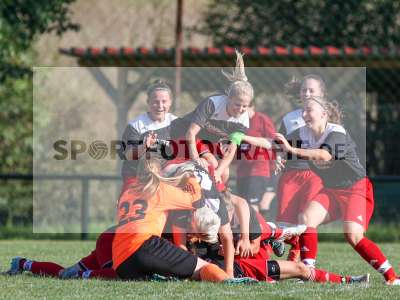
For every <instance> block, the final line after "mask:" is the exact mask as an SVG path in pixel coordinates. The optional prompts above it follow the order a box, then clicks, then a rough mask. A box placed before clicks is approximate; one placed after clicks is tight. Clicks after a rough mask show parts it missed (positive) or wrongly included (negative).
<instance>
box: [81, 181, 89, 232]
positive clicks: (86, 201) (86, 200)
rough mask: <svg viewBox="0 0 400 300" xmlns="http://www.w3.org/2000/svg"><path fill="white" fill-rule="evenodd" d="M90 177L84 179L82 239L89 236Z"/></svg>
mask: <svg viewBox="0 0 400 300" xmlns="http://www.w3.org/2000/svg"><path fill="white" fill-rule="evenodd" d="M89 181H90V180H89V178H87V177H86V178H83V179H82V207H81V240H87V239H88V237H89V187H90V186H89Z"/></svg>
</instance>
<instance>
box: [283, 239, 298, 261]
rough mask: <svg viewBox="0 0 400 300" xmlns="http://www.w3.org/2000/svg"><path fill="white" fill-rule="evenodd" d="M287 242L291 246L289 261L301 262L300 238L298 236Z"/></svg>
mask: <svg viewBox="0 0 400 300" xmlns="http://www.w3.org/2000/svg"><path fill="white" fill-rule="evenodd" d="M285 242H286V243H288V244H289V245H291V248H290V250H289V254H288V257H287V260H289V261H299V259H300V243H299V237H298V236H294V237H292V238H291V239H290V240H288V241H285Z"/></svg>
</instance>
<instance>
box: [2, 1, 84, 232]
mask: <svg viewBox="0 0 400 300" xmlns="http://www.w3.org/2000/svg"><path fill="white" fill-rule="evenodd" d="M72 2H74V0H48V1H42V0H40V1H36V0H2V1H1V2H0V70H1V72H0V132H1V139H0V162H1V163H0V173H22V174H26V173H32V71H31V66H32V65H33V51H32V48H31V46H32V44H33V42H34V41H35V39H36V38H37V37H38V36H39V35H40V34H43V33H45V32H56V33H57V34H59V35H60V34H62V33H63V32H65V31H66V30H70V29H78V26H77V25H76V24H73V23H72V22H71V16H70V10H69V5H70V4H71V3H72ZM31 220H32V183H31V182H24V183H22V182H4V181H3V182H1V183H0V225H7V226H8V227H10V226H12V225H15V224H19V225H21V224H22V225H26V224H27V222H31Z"/></svg>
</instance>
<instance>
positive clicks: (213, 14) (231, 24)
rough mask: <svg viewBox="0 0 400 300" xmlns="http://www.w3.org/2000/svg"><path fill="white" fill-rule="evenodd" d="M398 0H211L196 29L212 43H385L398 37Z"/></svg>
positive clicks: (300, 44)
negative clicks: (210, 39)
mask: <svg viewBox="0 0 400 300" xmlns="http://www.w3.org/2000/svg"><path fill="white" fill-rule="evenodd" d="M399 11H400V2H399V1H390V0H381V1H374V0H361V1H360V0H350V1H318V0H299V1H292V0H281V1H274V0H220V1H213V2H212V3H211V4H210V6H209V10H208V12H207V15H206V25H205V26H204V27H203V28H202V29H201V31H202V32H204V33H207V34H209V35H211V36H212V37H213V40H214V42H215V44H216V45H217V46H222V45H229V46H238V45H245V46H249V47H257V46H261V45H264V46H271V45H282V46H288V45H295V46H302V47H305V46H309V45H315V46H323V45H334V46H337V47H341V46H352V47H362V46H365V45H377V46H380V47H386V46H390V45H398V44H399V42H400V35H399V33H400V23H399V22H398V18H399V16H400V14H399Z"/></svg>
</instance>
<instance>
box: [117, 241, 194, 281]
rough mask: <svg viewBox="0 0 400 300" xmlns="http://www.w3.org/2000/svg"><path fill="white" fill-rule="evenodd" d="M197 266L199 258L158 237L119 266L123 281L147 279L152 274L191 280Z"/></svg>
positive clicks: (119, 273) (118, 269) (144, 244)
mask: <svg viewBox="0 0 400 300" xmlns="http://www.w3.org/2000/svg"><path fill="white" fill-rule="evenodd" d="M196 265H197V257H196V256H194V255H193V254H191V253H189V252H187V251H185V250H183V249H181V248H178V247H176V246H175V245H173V244H171V243H170V242H169V241H167V240H165V239H163V238H160V237H158V236H152V237H151V238H149V239H148V240H146V241H145V242H144V243H143V245H142V246H140V248H139V249H138V250H137V251H136V252H135V253H133V254H132V255H131V256H130V257H129V258H128V259H126V260H125V261H124V262H123V263H122V264H121V265H119V266H118V268H117V269H116V272H117V274H118V276H119V277H120V278H122V279H136V280H139V279H145V278H146V277H147V276H149V275H152V274H155V273H156V274H159V275H163V276H174V277H179V278H189V277H191V276H192V275H193V272H194V270H195V269H196Z"/></svg>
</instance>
